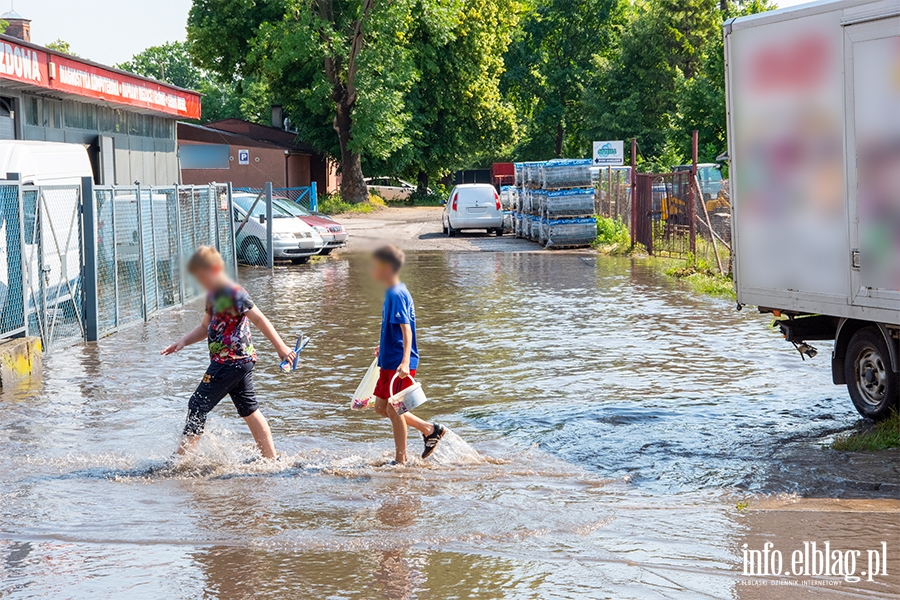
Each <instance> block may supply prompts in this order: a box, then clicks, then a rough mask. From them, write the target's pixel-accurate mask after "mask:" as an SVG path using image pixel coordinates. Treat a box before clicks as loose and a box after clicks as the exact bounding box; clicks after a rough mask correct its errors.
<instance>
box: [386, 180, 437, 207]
mask: <svg viewBox="0 0 900 600" xmlns="http://www.w3.org/2000/svg"><path fill="white" fill-rule="evenodd" d="M448 194H449V192H448V191H447V190H445V189H444V186H442V185H438V186H437V190H436V191H431V192H426V193H424V194H420V193H419V191H418V190H416V191H415V192H413V193H412V195H411V196H410V197H409V198H408V199H406V200H392V201H391V202H390V203H389V204H390V205H391V206H442V205H443V202H444V200H446V199H447V195H448Z"/></svg>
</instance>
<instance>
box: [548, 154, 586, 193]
mask: <svg viewBox="0 0 900 600" xmlns="http://www.w3.org/2000/svg"><path fill="white" fill-rule="evenodd" d="M540 184H541V187H542V188H544V189H545V190H555V189H562V188H577V187H591V159H589V158H566V159H557V160H548V161H547V162H545V163H543V165H541V167H540Z"/></svg>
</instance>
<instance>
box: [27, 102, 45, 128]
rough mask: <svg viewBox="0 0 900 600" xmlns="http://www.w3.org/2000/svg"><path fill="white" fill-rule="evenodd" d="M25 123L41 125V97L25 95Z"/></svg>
mask: <svg viewBox="0 0 900 600" xmlns="http://www.w3.org/2000/svg"><path fill="white" fill-rule="evenodd" d="M24 104H25V124H26V125H35V126H40V125H41V99H40V98H37V97H35V96H25V102H24Z"/></svg>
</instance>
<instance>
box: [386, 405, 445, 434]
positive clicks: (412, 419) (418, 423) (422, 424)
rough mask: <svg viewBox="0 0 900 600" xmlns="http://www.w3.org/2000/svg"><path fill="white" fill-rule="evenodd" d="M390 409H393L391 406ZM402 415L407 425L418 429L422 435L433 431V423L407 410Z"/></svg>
mask: <svg viewBox="0 0 900 600" xmlns="http://www.w3.org/2000/svg"><path fill="white" fill-rule="evenodd" d="M391 410H393V407H391ZM403 417H404V418H405V419H406V424H407V425H409V426H410V427H413V428H415V429H418V430H419V433H421V434H422V435H431V434H432V433H434V425H433V424H431V423H429V422H428V421H423V420H422V419H420V418H419V417H417V416H415V415H414V414H412V413H409V412H408V413H406V414H405V415H403Z"/></svg>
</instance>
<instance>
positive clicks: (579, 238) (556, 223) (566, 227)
mask: <svg viewBox="0 0 900 600" xmlns="http://www.w3.org/2000/svg"><path fill="white" fill-rule="evenodd" d="M541 233H542V235H541V238H542V240H543V241H544V246H545V247H547V248H551V247H573V246H588V245H590V244H591V242H593V241H594V240H595V239H596V238H597V219H595V218H594V217H587V218H580V219H542V220H541Z"/></svg>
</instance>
